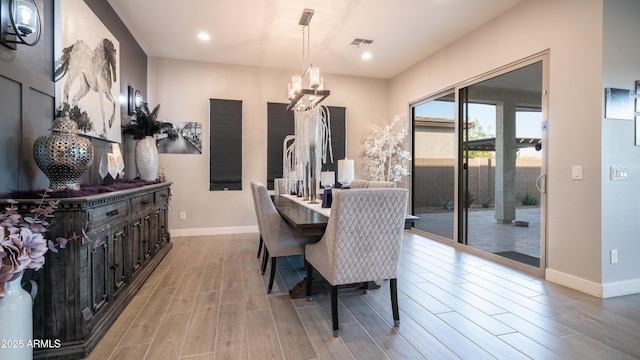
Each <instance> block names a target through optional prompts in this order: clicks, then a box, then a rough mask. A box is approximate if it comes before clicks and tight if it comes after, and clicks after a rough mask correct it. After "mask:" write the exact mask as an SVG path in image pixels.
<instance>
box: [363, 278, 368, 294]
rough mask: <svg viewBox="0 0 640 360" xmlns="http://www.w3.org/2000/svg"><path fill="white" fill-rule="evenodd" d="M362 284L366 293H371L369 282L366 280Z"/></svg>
mask: <svg viewBox="0 0 640 360" xmlns="http://www.w3.org/2000/svg"><path fill="white" fill-rule="evenodd" d="M362 286H363V287H364V293H365V294H368V293H369V282H368V281H365V282H364V283H363V284H362Z"/></svg>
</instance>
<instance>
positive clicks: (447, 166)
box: [413, 93, 456, 240]
mask: <svg viewBox="0 0 640 360" xmlns="http://www.w3.org/2000/svg"><path fill="white" fill-rule="evenodd" d="M455 106H456V105H455V102H454V96H453V93H450V94H447V95H445V96H442V97H440V98H437V99H434V100H432V101H429V102H426V103H423V104H420V105H417V106H415V107H414V108H413V123H414V171H413V181H414V183H413V189H414V191H413V206H414V214H416V216H418V217H419V218H420V220H418V221H417V222H416V223H415V225H414V226H415V227H416V228H417V229H420V230H423V231H426V232H429V233H432V234H435V235H439V236H442V237H444V238H447V239H451V240H452V239H453V234H454V232H453V229H454V221H453V219H454V211H453V210H454V191H455V189H454V184H455V182H454V181H455V152H456V137H455V136H456V135H455V116H456V108H455Z"/></svg>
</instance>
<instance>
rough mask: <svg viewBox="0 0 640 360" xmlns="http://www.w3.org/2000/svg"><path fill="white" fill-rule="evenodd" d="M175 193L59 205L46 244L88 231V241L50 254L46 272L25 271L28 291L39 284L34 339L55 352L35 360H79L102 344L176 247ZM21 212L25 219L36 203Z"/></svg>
mask: <svg viewBox="0 0 640 360" xmlns="http://www.w3.org/2000/svg"><path fill="white" fill-rule="evenodd" d="M170 186H171V183H158V184H152V185H145V186H142V187H137V188H133V189H128V190H121V191H115V192H106V193H100V194H97V195H91V196H86V197H74V198H61V199H59V200H60V203H59V208H58V209H57V210H56V212H55V213H54V219H53V223H52V225H51V227H50V228H49V231H48V232H47V234H46V235H47V238H48V239H54V238H55V237H56V236H66V237H68V236H70V235H71V234H73V233H77V234H78V233H81V231H82V229H85V231H86V232H87V235H88V237H89V239H90V240H87V239H84V240H78V241H73V242H70V243H69V244H68V245H67V247H66V248H65V249H61V250H59V253H57V254H55V253H52V252H48V253H47V255H46V262H45V266H44V268H43V269H41V270H39V271H31V270H29V271H26V272H25V275H24V280H23V284H24V283H25V282H28V280H35V281H36V283H37V284H38V295H37V297H36V299H35V301H34V304H33V338H34V339H40V340H44V341H45V344H47V342H46V341H48V344H50V345H51V346H48V347H45V348H36V349H34V359H81V358H84V357H86V355H87V354H89V353H90V352H91V350H93V348H94V347H95V346H96V345H97V343H98V341H100V339H101V338H102V337H103V336H104V334H105V333H106V332H107V330H108V329H109V328H110V327H111V325H112V324H113V322H114V321H115V320H116V319H117V317H118V316H119V315H120V313H122V311H123V310H124V308H125V307H126V306H127V304H128V303H129V302H130V301H131V299H133V297H134V296H135V295H136V293H137V292H138V291H139V290H140V288H141V287H142V285H143V284H144V282H145V281H146V280H147V278H148V277H149V276H150V275H151V273H152V272H153V271H154V270H155V268H156V267H157V265H158V264H159V263H160V261H161V260H162V258H164V256H165V255H166V254H167V252H168V251H169V250H170V249H171V247H172V244H171V239H170V234H169V230H168V227H167V225H168V223H167V222H168V210H169V209H168V206H169V196H170ZM0 202H6V201H0ZM19 206H20V212H23V210H26V209H27V208H30V207H32V206H33V202H31V200H23V199H21V200H19ZM96 240H97V241H98V242H97V245H96V243H94V241H96ZM57 344H59V346H57Z"/></svg>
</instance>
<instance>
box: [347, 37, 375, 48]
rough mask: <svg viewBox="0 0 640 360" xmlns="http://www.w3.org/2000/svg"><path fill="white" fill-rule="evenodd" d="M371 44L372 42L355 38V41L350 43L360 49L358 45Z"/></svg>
mask: <svg viewBox="0 0 640 360" xmlns="http://www.w3.org/2000/svg"><path fill="white" fill-rule="evenodd" d="M371 43H373V40H368V39H358V38H356V39H353V41H352V42H351V45H353V46H357V47H360V45H369V44H371Z"/></svg>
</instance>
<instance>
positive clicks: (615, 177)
mask: <svg viewBox="0 0 640 360" xmlns="http://www.w3.org/2000/svg"><path fill="white" fill-rule="evenodd" d="M609 169H610V170H609V177H610V179H611V180H612V181H626V180H627V178H628V177H629V174H628V170H627V168H625V167H620V166H611V167H610V168H609Z"/></svg>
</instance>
